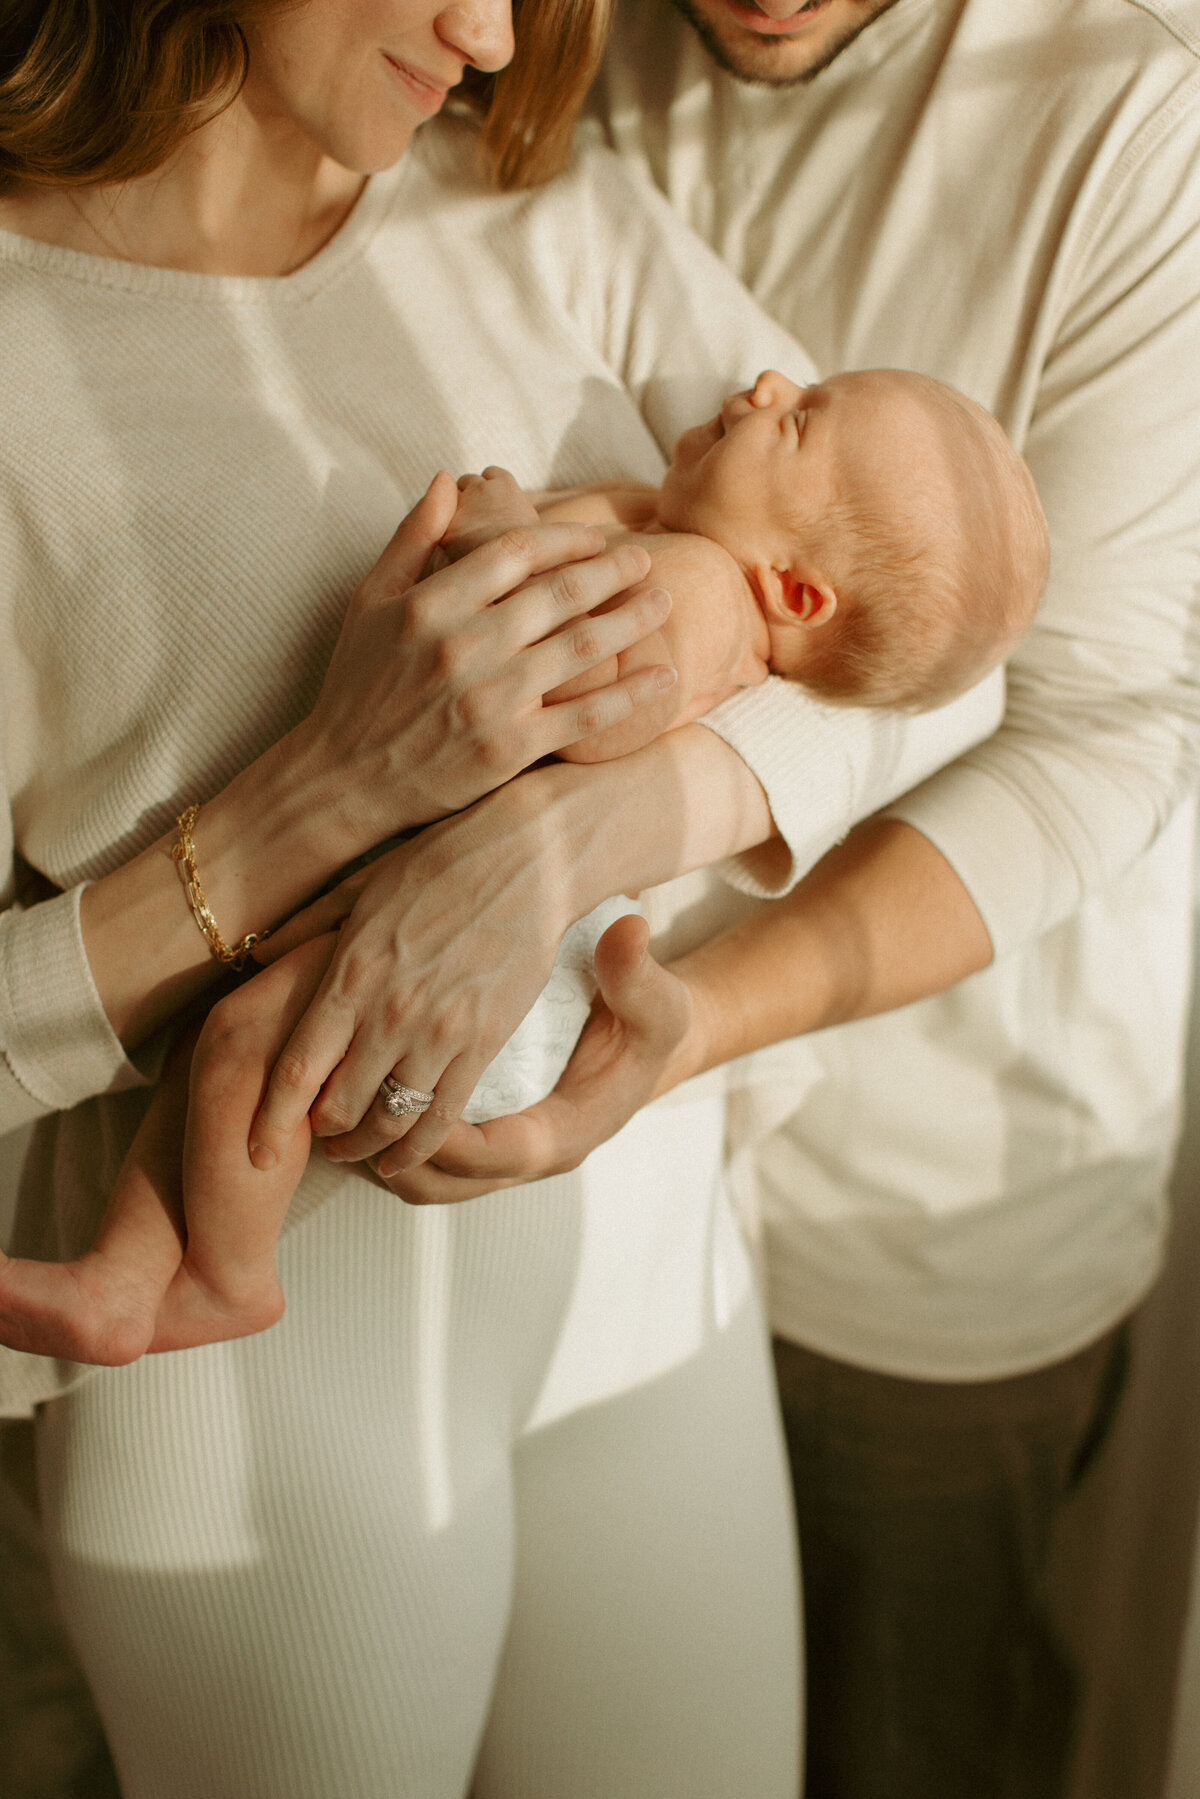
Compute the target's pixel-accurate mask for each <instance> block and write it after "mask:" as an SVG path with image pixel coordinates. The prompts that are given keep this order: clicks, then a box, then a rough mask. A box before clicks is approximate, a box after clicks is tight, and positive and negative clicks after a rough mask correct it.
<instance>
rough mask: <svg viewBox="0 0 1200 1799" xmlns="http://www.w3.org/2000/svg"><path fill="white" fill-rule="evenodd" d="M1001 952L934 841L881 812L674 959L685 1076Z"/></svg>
mask: <svg viewBox="0 0 1200 1799" xmlns="http://www.w3.org/2000/svg"><path fill="white" fill-rule="evenodd" d="M991 959H992V948H991V942H990V940H989V938H988V934H987V931H986V929H985V927H984V924H983V920H982V919H981V917H980V915H979V913H978V911H977V910H976V907H975V904H974V902H973V901H972V899H971V896H970V894H969V893H968V892H967V889H966V888H965V887H964V886H963V884H962V882H961V881H960V879H959V877H958V875H957V874H956V873H955V872H954V870H953V868H952V867H951V866H950V864H949V863H948V862H947V861H946V859H945V857H944V856H943V855H942V854H941V852H940V851H939V850H938V849H936V848H935V847H934V845H933V844H932V843H931V842H930V840H929V839H928V838H927V837H925V836H923V835H922V834H921V832H920V831H917V830H915V829H914V828H913V826H911V825H908V824H904V823H903V822H901V821H900V820H898V819H889V818H872V819H868V820H866V821H865V823H863V824H861V825H859V826H858V827H857V829H856V830H854V831H853V832H851V834H850V836H849V837H848V838H847V839H846V841H845V842H844V843H842V844H840V845H839V846H838V847H837V848H836V849H834V850H831V851H830V852H829V854H828V855H827V856H825V857H824V858H823V859H822V860H821V861H820V862H818V863H817V865H816V867H815V868H814V869H813V870H812V871H811V873H810V874H808V875H807V876H806V877H805V879H804V880H803V881H801V883H800V884H799V886H798V887H796V888H795V889H794V890H793V892H792V893H790V894H789V895H788V896H787V897H786V898H784V899H780V900H774V901H771V902H769V903H768V904H766V905H764V906H763V907H762V908H761V910H760V911H758V912H756V913H755V915H754V916H753V917H752V918H750V919H748V920H746V921H745V923H743V924H740V925H737V926H735V927H734V928H733V929H732V930H729V931H725V932H722V934H721V935H720V936H718V937H714V938H712V939H710V940H709V942H707V943H704V944H702V945H701V946H700V947H699V948H698V949H696V950H693V951H691V952H690V954H688V955H686V956H683V957H681V958H680V959H679V961H678V962H675V963H673V964H672V968H673V971H674V972H675V973H676V974H678V975H680V976H681V977H682V978H683V979H685V980H686V981H687V983H688V985H689V986H690V987H691V988H692V990H693V994H694V996H695V1001H696V1007H697V1029H696V1031H695V1033H694V1034H693V1035H692V1037H691V1038H690V1039H689V1042H688V1044H687V1045H686V1046H684V1051H683V1053H684V1054H685V1055H687V1056H688V1058H689V1065H688V1066H686V1067H680V1068H678V1069H673V1070H672V1071H671V1075H672V1078H671V1079H670V1080H668V1081H666V1082H664V1089H665V1087H666V1086H670V1085H674V1083H675V1081H676V1080H679V1079H683V1078H684V1077H686V1076H687V1075H691V1074H699V1073H701V1072H702V1071H703V1070H704V1069H706V1068H711V1067H714V1066H716V1065H717V1064H718V1063H721V1062H726V1061H729V1060H731V1059H732V1058H733V1057H735V1056H740V1055H745V1054H747V1053H748V1052H749V1051H750V1050H754V1049H761V1048H762V1047H763V1046H764V1045H766V1044H769V1043H777V1042H780V1041H782V1040H783V1039H784V1038H787V1037H795V1036H799V1035H801V1034H802V1033H803V1032H806V1031H814V1030H821V1029H823V1028H824V1027H825V1026H827V1025H832V1024H842V1023H845V1022H847V1021H848V1020H850V1019H853V1018H865V1017H869V1016H870V1015H871V1014H873V1013H876V1012H887V1011H891V1010H892V1009H893V1008H895V1007H897V1006H904V1005H908V1004H910V1003H911V1002H912V1001H914V1000H918V999H925V998H927V997H928V996H929V995H931V994H934V993H940V992H942V991H944V990H945V989H946V988H947V987H951V986H953V985H954V983H955V982H956V981H960V980H962V979H964V978H965V976H967V975H969V974H974V973H975V972H976V971H977V970H978V969H981V968H985V967H986V966H987V964H988V963H989V962H990V961H991Z"/></svg>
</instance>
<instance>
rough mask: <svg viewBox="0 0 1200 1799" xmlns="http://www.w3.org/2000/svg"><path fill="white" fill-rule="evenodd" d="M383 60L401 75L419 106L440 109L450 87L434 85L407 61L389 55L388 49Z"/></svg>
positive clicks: (433, 109) (432, 110)
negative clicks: (400, 60)
mask: <svg viewBox="0 0 1200 1799" xmlns="http://www.w3.org/2000/svg"><path fill="white" fill-rule="evenodd" d="M383 60H384V62H386V63H387V65H388V67H389V68H390V69H391V70H392V71H393V73H394V74H396V75H398V76H399V78H400V80H401V82H402V83H403V84H404V86H405V88H406V89H407V90H408V93H409V94H410V96H411V97H412V99H413V100H414V101H415V102H416V104H417V105H418V106H420V107H422V108H424V109H425V110H426V111H428V112H436V111H437V110H438V108H439V107H440V106H441V105H442V103H443V101H444V100H445V98H446V95H447V94H448V93H449V91H450V90H449V88H444V87H434V86H432V85H431V84H430V83H429V82H428V81H426V80H425V79H424V78H423V77H422V76H421V75H419V74H418V73H417V71H416V70H415V69H410V68H409V66H408V64H407V63H403V62H397V60H396V58H395V57H394V56H389V55H388V54H387V52H386V51H384V56H383Z"/></svg>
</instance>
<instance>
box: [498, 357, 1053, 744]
mask: <svg viewBox="0 0 1200 1799" xmlns="http://www.w3.org/2000/svg"><path fill="white" fill-rule="evenodd" d="M491 473H492V475H493V477H500V478H501V481H502V483H503V475H502V471H498V470H497V471H491ZM485 481H486V477H485ZM530 503H531V504H536V506H537V510H538V514H539V516H540V517H541V518H543V519H565V518H570V519H576V520H579V521H580V522H582V523H586V524H595V525H599V526H601V527H605V528H607V529H608V531H609V534H610V537H613V538H615V537H618V536H623V537H628V538H632V540H633V541H635V542H637V543H640V544H642V545H643V547H644V548H645V549H646V550H648V551H649V552H650V558H651V569H650V575H649V577H648V579H647V583H646V585H648V586H649V585H653V586H658V587H666V588H667V589H668V590H669V591H670V593H671V594H672V597H673V601H674V604H673V607H672V610H671V615H670V618H669V619H668V620H667V622H666V624H665V625H664V626H663V627H662V629H661V631H659V632H657V633H655V634H654V635H653V636H651V637H649V638H647V639H645V640H644V641H643V642H642V643H640V644H637V645H636V646H635V647H634V649H632V650H630V651H626V653H625V655H624V656H623V657H622V658H621V660H622V663H623V665H625V666H632V665H633V664H634V663H638V664H641V663H653V662H659V661H663V660H670V661H672V662H673V663H674V665H675V667H676V669H677V670H678V672H679V680H678V683H677V685H676V687H675V688H673V689H671V690H669V691H668V692H667V693H665V694H664V695H663V699H662V701H661V702H660V704H659V707H658V709H657V712H655V708H654V707H651V708H649V709H648V710H647V711H645V712H643V711H639V713H638V714H637V715H636V716H635V717H632V718H630V719H629V720H628V721H627V723H626V724H625V725H622V726H618V727H615V728H614V729H613V730H612V731H610V732H602V733H600V734H599V735H598V736H597V737H595V738H590V739H589V740H588V741H587V742H586V743H583V744H579V745H576V746H575V747H574V748H573V749H569V750H566V751H564V752H563V753H564V755H566V756H568V757H570V758H571V759H572V760H576V761H599V760H603V759H605V758H607V757H609V756H612V755H617V754H620V753H623V752H624V751H626V750H629V749H632V748H634V747H635V746H636V745H638V744H640V743H642V742H646V741H648V740H649V738H650V737H651V736H653V735H656V734H657V732H658V731H660V730H662V729H664V728H668V727H669V726H674V725H679V724H683V723H686V722H687V721H688V720H689V719H692V718H698V717H699V716H701V714H702V713H703V712H705V711H707V710H708V709H709V707H711V706H712V705H714V704H715V703H716V702H717V701H718V700H720V699H723V698H725V697H726V696H727V695H728V694H730V693H732V692H734V691H735V690H736V689H737V688H738V687H742V686H747V685H749V684H750V683H752V682H754V681H761V680H763V679H764V678H765V676H766V674H767V672H768V670H770V671H771V672H772V673H774V674H777V675H783V676H786V677H787V678H788V679H790V680H794V681H798V682H800V683H801V684H802V685H803V686H804V687H806V688H807V689H808V690H809V691H810V692H811V693H812V694H814V695H815V696H816V697H818V698H820V699H823V700H827V701H833V702H840V703H845V704H849V705H855V706H887V707H894V708H899V709H902V710H905V711H921V710H924V709H926V708H928V707H932V706H939V705H942V704H943V703H944V702H945V701H947V700H950V699H952V698H953V697H954V696H955V695H956V694H958V693H961V692H963V691H965V689H966V688H968V687H970V686H972V685H973V684H974V682H976V681H978V680H980V679H981V678H982V676H983V675H985V674H986V673H987V672H988V670H989V669H991V668H993V667H994V666H995V665H996V664H997V663H998V662H1000V661H1002V660H1003V658H1004V657H1005V656H1006V655H1007V654H1008V652H1009V651H1010V650H1011V649H1012V647H1013V645H1014V644H1015V642H1016V640H1017V638H1018V637H1019V636H1020V635H1021V633H1022V632H1023V631H1024V630H1025V627H1026V626H1027V625H1028V623H1029V621H1030V619H1031V618H1032V617H1033V612H1034V608H1035V606H1036V605H1037V601H1038V597H1039V595H1040V593H1041V590H1042V587H1043V585H1044V583H1045V578H1046V570H1047V563H1048V540H1047V533H1046V522H1045V518H1044V516H1043V514H1042V509H1041V505H1040V503H1039V501H1038V497H1037V492H1036V490H1035V488H1034V485H1033V479H1032V477H1031V475H1030V473H1029V470H1028V469H1027V467H1026V466H1025V463H1024V461H1023V460H1022V458H1021V457H1020V456H1019V455H1018V454H1017V452H1016V451H1015V450H1014V449H1013V447H1012V445H1011V444H1010V443H1009V441H1008V438H1007V437H1006V436H1005V434H1004V432H1003V431H1002V430H1001V428H1000V426H999V425H998V424H997V423H996V421H995V419H994V418H992V416H991V415H990V413H987V412H985V411H984V410H983V408H982V407H980V406H976V405H975V404H974V402H973V401H971V400H968V399H967V398H966V397H965V396H964V395H962V394H960V393H958V392H957V391H956V390H955V389H954V388H952V387H947V386H946V385H945V384H944V383H942V382H940V381H934V380H932V379H930V378H929V377H928V376H925V375H915V374H909V373H906V372H904V371H902V370H897V369H870V370H865V371H863V372H860V373H854V374H844V375H835V376H833V377H832V378H831V379H829V380H827V381H821V382H819V383H817V384H816V385H814V386H811V387H798V386H797V385H796V383H795V382H793V381H789V380H788V378H787V377H786V376H785V375H781V374H779V373H778V372H777V371H775V370H773V369H770V370H768V371H767V372H766V373H765V374H763V375H760V376H759V378H758V381H757V382H756V383H755V385H754V387H753V388H752V389H750V390H749V392H746V393H736V394H733V395H731V396H730V398H729V399H728V400H726V401H725V404H724V405H723V406H722V408H721V410H720V412H719V413H718V415H717V417H716V418H714V419H711V420H710V421H709V422H708V423H707V424H703V425H697V426H695V427H694V428H693V429H692V430H690V431H686V432H685V433H684V435H683V436H682V437H681V438H680V440H679V442H678V443H677V444H676V446H675V453H674V456H673V458H672V461H671V466H670V468H669V469H668V470H667V473H666V476H665V478H664V480H663V483H662V486H661V487H657V488H655V487H648V486H635V485H633V484H631V483H621V482H598V483H595V484H594V485H592V486H591V487H586V488H577V489H575V490H574V491H573V492H570V493H566V494H544V495H534V496H530ZM481 504H482V502H481ZM501 510H502V511H503V512H504V515H505V516H506V517H510V518H511V517H512V516H513V507H512V497H511V488H510V489H509V492H508V493H507V494H506V495H505V496H504V498H503V499H502V500H499V501H498V503H497V511H501ZM514 522H515V521H514ZM610 678H611V674H610V672H608V671H604V670H599V671H593V672H592V673H591V674H589V675H588V676H587V677H586V678H585V680H581V681H580V682H578V683H576V684H574V685H573V686H572V687H571V688H570V690H569V691H571V692H576V691H579V690H580V689H581V688H582V687H583V686H584V685H592V684H595V685H599V684H600V683H601V682H603V681H605V680H608V679H610ZM567 691H568V689H565V688H564V689H560V690H559V692H560V693H563V694H565V693H566V692H567Z"/></svg>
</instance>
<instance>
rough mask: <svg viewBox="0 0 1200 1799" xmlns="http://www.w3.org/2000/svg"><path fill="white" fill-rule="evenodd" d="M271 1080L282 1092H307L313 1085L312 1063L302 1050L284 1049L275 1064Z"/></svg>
mask: <svg viewBox="0 0 1200 1799" xmlns="http://www.w3.org/2000/svg"><path fill="white" fill-rule="evenodd" d="M272 1080H273V1081H274V1083H275V1085H276V1086H277V1087H279V1088H280V1089H281V1091H283V1092H284V1093H307V1092H309V1091H311V1089H312V1087H313V1086H314V1085H315V1077H314V1070H313V1066H312V1063H311V1062H310V1061H309V1058H308V1057H307V1056H306V1055H305V1053H304V1051H303V1050H299V1049H285V1050H284V1051H283V1053H282V1055H281V1056H280V1057H279V1059H278V1061H277V1062H276V1064H275V1070H274V1073H273V1075H272Z"/></svg>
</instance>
